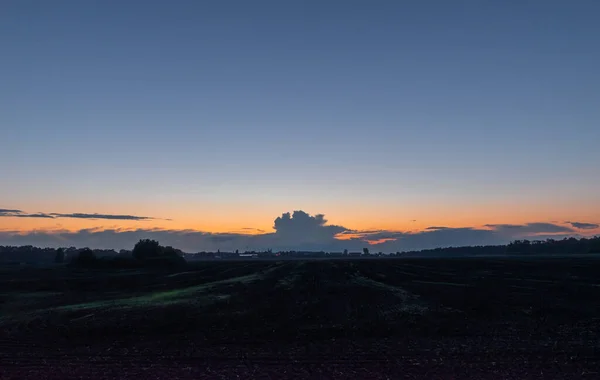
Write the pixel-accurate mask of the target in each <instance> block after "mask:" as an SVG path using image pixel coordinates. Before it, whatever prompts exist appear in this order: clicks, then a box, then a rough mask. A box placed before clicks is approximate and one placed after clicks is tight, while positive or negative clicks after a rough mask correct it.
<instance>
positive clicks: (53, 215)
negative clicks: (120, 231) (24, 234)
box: [0, 209, 171, 220]
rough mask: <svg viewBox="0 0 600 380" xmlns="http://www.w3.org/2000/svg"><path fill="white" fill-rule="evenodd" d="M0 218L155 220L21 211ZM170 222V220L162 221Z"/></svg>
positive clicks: (3, 212) (4, 212)
mask: <svg viewBox="0 0 600 380" xmlns="http://www.w3.org/2000/svg"><path fill="white" fill-rule="evenodd" d="M0 217H11V218H47V219H56V218H75V219H110V220H156V219H157V218H152V217H149V216H136V215H118V214H96V213H94V214H85V213H72V214H60V213H55V212H53V213H49V214H47V213H42V212H38V213H35V214H28V213H25V212H23V211H21V210H10V209H0ZM164 220H171V219H164Z"/></svg>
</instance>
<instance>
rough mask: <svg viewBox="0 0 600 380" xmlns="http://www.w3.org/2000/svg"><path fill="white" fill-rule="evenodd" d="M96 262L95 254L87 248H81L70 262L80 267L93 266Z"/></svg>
mask: <svg viewBox="0 0 600 380" xmlns="http://www.w3.org/2000/svg"><path fill="white" fill-rule="evenodd" d="M97 262H98V258H96V254H95V253H94V251H92V250H91V249H89V248H83V249H82V250H80V251H79V254H78V255H77V256H75V257H74V258H73V261H71V264H73V265H76V266H82V267H90V266H94V265H95V264H96V263H97Z"/></svg>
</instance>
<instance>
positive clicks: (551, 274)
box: [0, 258, 600, 380]
mask: <svg viewBox="0 0 600 380" xmlns="http://www.w3.org/2000/svg"><path fill="white" fill-rule="evenodd" d="M0 317H1V320H0V323H1V324H0V328H1V330H0V333H1V334H2V335H1V336H0V379H40V380H41V379H50V378H52V379H66V378H85V379H97V378H120V379H123V378H138V379H175V378H215V379H235V378H243V379H247V378H253V379H255V378H265V379H269V378H271V379H286V378H336V379H338V378H340V379H386V378H389V379H402V378H408V379H413V378H414V379H598V378H600V351H599V350H598V349H599V348H600V340H599V337H600V334H599V327H600V260H598V259H593V258H589V259H587V258H576V259H557V258H553V259H548V258H546V259H540V258H537V259H528V260H526V259H499V258H494V259H489V258H488V259H421V260H419V259H396V260H389V259H379V260H356V261H352V260H347V261H345V260H335V261H286V262H283V261H282V262H276V261H254V262H253V261H240V262H201V263H194V264H190V268H188V269H186V270H185V271H179V272H164V271H163V272H157V271H154V272H152V271H121V272H118V271H112V272H107V271H105V272H94V271H85V270H73V269H68V268H48V269H16V268H5V269H0Z"/></svg>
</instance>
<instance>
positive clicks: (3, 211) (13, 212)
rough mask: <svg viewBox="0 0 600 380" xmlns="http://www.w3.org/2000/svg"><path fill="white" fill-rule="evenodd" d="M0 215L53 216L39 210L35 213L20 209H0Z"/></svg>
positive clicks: (24, 216)
mask: <svg viewBox="0 0 600 380" xmlns="http://www.w3.org/2000/svg"><path fill="white" fill-rule="evenodd" d="M2 216H4V217H12V218H49V219H52V218H53V217H52V216H51V215H48V214H44V213H41V212H38V213H36V214H27V213H24V212H23V211H21V210H9V209H0V217H2Z"/></svg>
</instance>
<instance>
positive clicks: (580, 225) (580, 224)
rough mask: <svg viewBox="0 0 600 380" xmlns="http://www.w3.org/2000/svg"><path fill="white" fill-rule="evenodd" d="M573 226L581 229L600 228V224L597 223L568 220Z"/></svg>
mask: <svg viewBox="0 0 600 380" xmlns="http://www.w3.org/2000/svg"><path fill="white" fill-rule="evenodd" d="M567 223H569V224H570V225H572V226H573V227H575V228H577V229H580V230H595V229H596V228H600V224H596V223H583V222H567Z"/></svg>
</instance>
